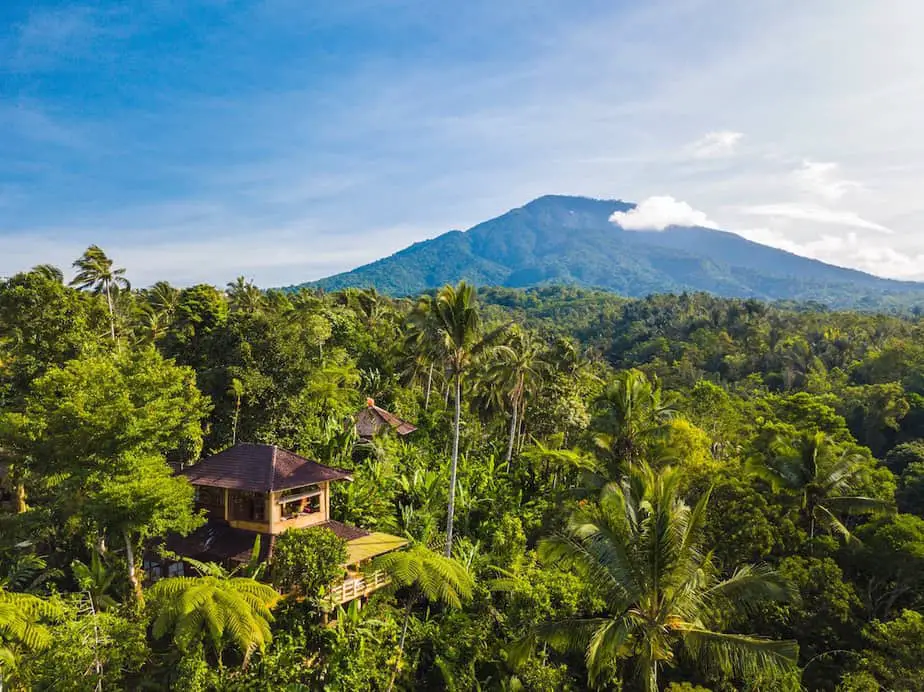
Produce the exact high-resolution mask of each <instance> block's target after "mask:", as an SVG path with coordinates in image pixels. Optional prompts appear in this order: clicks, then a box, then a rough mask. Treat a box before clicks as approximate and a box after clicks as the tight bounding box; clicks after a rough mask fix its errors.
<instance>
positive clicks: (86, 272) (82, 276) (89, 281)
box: [70, 245, 131, 341]
mask: <svg viewBox="0 0 924 692" xmlns="http://www.w3.org/2000/svg"><path fill="white" fill-rule="evenodd" d="M74 267H75V268H76V269H77V270H78V271H77V275H76V276H75V277H74V278H73V279H72V280H71V283H70V285H71V286H76V287H77V288H79V289H81V290H84V289H92V291H93V293H95V294H97V295H105V296H106V305H107V306H108V307H109V330H110V333H111V335H112V339H113V341H115V302H114V297H115V293H116V292H118V291H121V290H126V291H128V290H131V284H130V283H129V282H128V279H126V278H125V269H123V268H118V269H117V268H114V267H113V266H112V260H111V259H109V258H108V257H107V256H106V253H105V252H103V251H102V250H101V249H100V248H99V246H97V245H91V246H90V247H88V248H87V249H86V251H85V252H84V253H83V255H81V256H80V257H79V258H78V259H77V260H76V261H75V262H74Z"/></svg>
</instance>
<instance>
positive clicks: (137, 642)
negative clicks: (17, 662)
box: [22, 602, 150, 692]
mask: <svg viewBox="0 0 924 692" xmlns="http://www.w3.org/2000/svg"><path fill="white" fill-rule="evenodd" d="M145 630H146V623H145V622H143V621H136V620H131V619H128V618H125V617H122V616H120V615H118V614H115V613H96V612H92V611H88V610H87V608H86V604H81V603H79V602H78V603H77V604H75V605H74V606H72V607H71V609H70V612H69V613H68V616H67V618H66V619H64V620H63V621H62V622H61V623H60V624H57V625H55V626H54V627H52V628H51V640H50V645H49V646H48V647H47V648H45V649H43V650H42V651H41V653H40V654H39V655H38V656H35V657H33V658H30V659H29V661H28V663H27V664H26V665H25V666H24V668H25V670H23V671H22V678H23V681H24V682H26V683H27V684H28V688H29V689H31V690H36V691H38V690H58V689H61V684H62V681H67V689H69V690H74V691H75V692H84V691H85V692H92V691H94V690H99V689H104V690H108V689H129V688H131V687H133V686H134V684H133V681H134V680H136V677H135V676H136V675H137V674H138V673H139V672H140V670H141V668H142V666H143V665H144V663H145V662H146V661H147V660H148V656H149V655H150V652H149V650H148V645H147V636H146V631H145Z"/></svg>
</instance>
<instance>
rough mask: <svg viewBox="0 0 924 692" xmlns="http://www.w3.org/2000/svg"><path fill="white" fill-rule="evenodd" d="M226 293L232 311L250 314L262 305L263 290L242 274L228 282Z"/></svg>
mask: <svg viewBox="0 0 924 692" xmlns="http://www.w3.org/2000/svg"><path fill="white" fill-rule="evenodd" d="M227 294H228V298H229V300H230V301H231V310H232V311H234V312H245V313H248V314H252V313H254V312H256V311H257V310H259V309H260V308H261V307H262V306H263V300H264V295H263V291H261V290H260V289H259V288H257V287H256V286H255V285H254V283H253V281H248V280H247V279H245V278H244V277H243V276H239V277H237V278H236V279H235V280H234V281H232V282H230V283H229V284H228V290H227Z"/></svg>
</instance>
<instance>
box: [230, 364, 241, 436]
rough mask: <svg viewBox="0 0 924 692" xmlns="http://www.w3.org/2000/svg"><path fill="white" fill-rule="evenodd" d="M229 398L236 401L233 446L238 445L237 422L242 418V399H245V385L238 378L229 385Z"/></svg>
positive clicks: (232, 424) (232, 429) (233, 378)
mask: <svg viewBox="0 0 924 692" xmlns="http://www.w3.org/2000/svg"><path fill="white" fill-rule="evenodd" d="M228 396H230V397H231V398H233V399H234V418H233V419H232V421H231V444H232V445H233V444H237V421H238V419H239V418H240V417H241V399H243V398H244V383H243V382H241V381H240V380H239V379H237V378H236V377H232V378H231V384H230V385H228Z"/></svg>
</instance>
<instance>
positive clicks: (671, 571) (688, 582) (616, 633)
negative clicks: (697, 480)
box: [518, 462, 798, 692]
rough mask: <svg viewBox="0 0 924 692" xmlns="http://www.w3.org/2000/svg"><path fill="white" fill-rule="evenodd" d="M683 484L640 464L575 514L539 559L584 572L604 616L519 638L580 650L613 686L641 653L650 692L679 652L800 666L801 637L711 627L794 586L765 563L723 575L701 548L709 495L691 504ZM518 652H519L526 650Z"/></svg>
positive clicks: (596, 674)
mask: <svg viewBox="0 0 924 692" xmlns="http://www.w3.org/2000/svg"><path fill="white" fill-rule="evenodd" d="M680 482H681V476H680V474H679V472H678V471H677V470H675V469H672V468H670V467H666V468H664V469H662V470H661V471H660V472H655V471H653V470H652V469H651V467H650V466H649V465H648V464H647V463H644V462H643V463H639V464H635V465H633V466H631V467H629V469H628V476H626V477H625V478H623V479H622V480H621V481H619V482H617V483H610V484H608V485H607V486H606V487H605V488H604V489H603V491H602V493H601V495H600V497H599V501H597V502H593V503H587V504H585V505H584V506H583V507H582V508H581V509H579V510H578V511H576V512H575V513H574V514H573V515H572V516H571V518H570V521H569V523H568V525H567V528H566V529H565V531H564V532H563V533H562V534H560V535H557V536H555V537H552V538H549V539H547V540H544V541H543V542H541V543H540V546H539V552H540V556H541V558H542V559H543V560H544V561H546V562H547V563H556V564H559V565H564V566H566V567H570V568H572V569H575V570H576V571H577V572H578V573H580V574H581V575H582V576H583V577H584V578H585V579H587V580H588V581H589V583H590V585H591V587H592V589H593V590H594V592H595V593H596V594H598V595H599V597H600V598H602V599H603V601H604V603H605V604H606V606H605V607H606V612H605V614H604V615H602V616H599V617H591V618H581V617H578V618H574V619H571V620H566V621H560V622H553V623H548V624H545V625H542V626H540V627H539V628H537V629H536V630H534V632H533V633H532V634H531V635H530V637H528V638H527V639H526V640H524V642H522V644H530V643H533V642H535V641H536V640H537V639H540V640H543V641H545V642H547V643H549V644H551V645H553V646H554V647H556V648H559V649H564V650H582V651H583V652H584V654H585V659H586V662H587V668H588V675H589V679H590V682H591V684H593V685H597V684H603V685H605V684H607V683H608V682H610V680H611V679H612V678H613V677H614V676H615V675H616V674H617V672H618V670H619V667H620V665H619V664H620V661H621V659H634V661H635V663H636V665H635V668H634V670H635V671H636V672H637V674H638V675H640V676H641V678H642V680H641V682H642V689H644V690H645V691H646V692H657V690H658V675H659V672H660V670H661V668H662V667H664V666H666V665H671V664H672V662H673V661H674V660H675V650H676V649H682V650H683V651H684V652H685V653H686V655H687V656H688V658H689V660H691V661H693V662H696V663H698V664H699V665H702V666H704V667H706V668H714V669H717V670H719V671H722V672H727V673H736V674H739V675H743V676H746V677H753V676H755V675H758V674H760V673H765V672H779V671H783V670H785V669H787V668H789V667H790V666H792V665H794V664H795V662H796V659H797V654H798V650H797V645H796V644H795V642H790V641H773V640H768V639H763V638H760V637H755V636H750V635H742V634H723V633H721V632H718V631H716V630H715V629H713V626H714V625H715V623H716V619H715V618H716V614H717V613H718V612H719V611H720V610H721V609H723V608H727V607H728V606H738V607H741V606H749V605H753V604H755V603H757V602H760V601H763V600H786V599H788V598H790V597H791V596H792V591H791V588H790V587H789V586H788V585H787V584H785V583H784V582H783V581H782V580H781V579H780V578H779V577H778V576H777V575H776V574H775V573H774V572H772V571H771V570H769V569H767V568H766V567H762V566H744V567H739V568H738V569H737V570H736V571H735V572H734V573H733V574H732V575H731V576H730V577H728V578H727V579H720V578H719V575H718V573H717V569H716V567H715V565H714V563H713V560H712V557H711V553H710V552H706V551H704V546H703V545H702V537H703V524H704V521H705V517H706V505H707V503H708V500H709V495H708V493H707V494H706V495H704V496H703V497H702V498H701V499H700V500H699V502H697V504H696V506H695V507H693V508H690V507H689V506H688V505H687V504H686V503H685V502H684V501H683V500H682V499H681V498H680V496H679V493H678V487H679V485H680ZM726 612H727V610H726ZM518 648H519V652H518V653H519V655H521V656H522V655H523V654H524V653H525V652H526V651H528V650H529V649H528V648H527V647H526V646H521V647H518Z"/></svg>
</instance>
